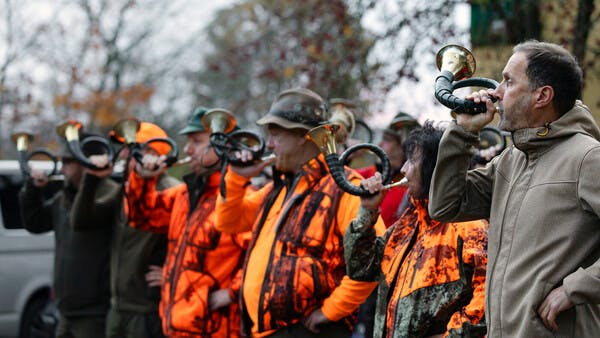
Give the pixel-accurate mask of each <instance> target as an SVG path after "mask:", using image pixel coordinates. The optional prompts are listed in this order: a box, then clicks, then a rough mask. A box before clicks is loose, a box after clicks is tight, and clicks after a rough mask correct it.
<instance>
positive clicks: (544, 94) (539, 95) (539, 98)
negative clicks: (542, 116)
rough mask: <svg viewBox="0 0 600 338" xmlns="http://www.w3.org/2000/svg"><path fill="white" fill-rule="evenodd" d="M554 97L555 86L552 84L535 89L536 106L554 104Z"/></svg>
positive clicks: (541, 106)
mask: <svg viewBox="0 0 600 338" xmlns="http://www.w3.org/2000/svg"><path fill="white" fill-rule="evenodd" d="M553 99H554V88H552V87H551V86H542V87H539V88H538V89H536V90H535V93H534V103H533V106H534V108H544V107H547V106H548V105H552V100H553Z"/></svg>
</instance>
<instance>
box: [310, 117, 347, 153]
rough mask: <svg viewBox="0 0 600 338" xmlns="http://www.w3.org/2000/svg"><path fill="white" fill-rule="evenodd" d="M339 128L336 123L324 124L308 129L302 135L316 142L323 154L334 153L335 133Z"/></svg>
mask: <svg viewBox="0 0 600 338" xmlns="http://www.w3.org/2000/svg"><path fill="white" fill-rule="evenodd" d="M339 128H340V126H339V125H337V124H324V125H322V126H318V127H315V128H313V129H311V130H309V131H308V132H307V133H306V135H305V136H304V137H305V138H306V139H307V140H309V141H312V142H313V143H314V144H316V145H317V147H318V148H319V151H321V152H322V153H323V154H324V155H330V154H335V153H336V152H337V151H336V147H335V144H336V140H335V133H336V132H337V131H338V129H339Z"/></svg>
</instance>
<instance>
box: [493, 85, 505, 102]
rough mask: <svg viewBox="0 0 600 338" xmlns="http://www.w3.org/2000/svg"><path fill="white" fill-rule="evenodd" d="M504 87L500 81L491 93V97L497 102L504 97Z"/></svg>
mask: <svg viewBox="0 0 600 338" xmlns="http://www.w3.org/2000/svg"><path fill="white" fill-rule="evenodd" d="M504 86H505V82H504V81H502V82H501V83H500V84H499V85H498V87H496V89H494V90H493V91H492V94H491V95H492V96H493V97H495V98H496V99H497V100H502V97H503V96H504Z"/></svg>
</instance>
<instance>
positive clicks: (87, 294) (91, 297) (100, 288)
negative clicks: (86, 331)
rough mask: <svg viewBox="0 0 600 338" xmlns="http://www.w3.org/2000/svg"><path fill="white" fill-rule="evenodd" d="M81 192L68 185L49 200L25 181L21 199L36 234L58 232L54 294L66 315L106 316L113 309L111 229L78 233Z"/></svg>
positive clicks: (24, 214)
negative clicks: (74, 222) (75, 213)
mask: <svg viewBox="0 0 600 338" xmlns="http://www.w3.org/2000/svg"><path fill="white" fill-rule="evenodd" d="M76 193H77V191H76V189H75V188H72V187H69V186H66V187H65V188H64V189H62V190H61V191H59V192H57V193H56V194H55V195H54V196H52V197H51V198H49V199H44V197H43V194H42V189H40V188H37V187H35V186H34V185H33V184H32V183H31V182H30V181H27V182H25V184H24V185H23V188H22V189H21V192H20V194H19V199H20V202H21V214H22V218H23V225H24V227H25V228H26V229H27V230H28V231H30V232H32V233H42V232H46V231H51V230H54V238H55V242H56V248H55V255H54V286H53V288H54V295H55V298H56V300H57V302H58V308H59V310H60V312H61V314H62V315H63V316H66V317H75V316H96V315H100V316H104V315H105V314H106V312H107V311H108V307H109V295H110V292H109V282H108V278H109V264H108V263H109V244H110V229H109V228H96V229H89V230H88V231H82V232H75V231H73V230H72V228H71V225H70V211H71V207H72V203H73V199H74V198H75V195H76Z"/></svg>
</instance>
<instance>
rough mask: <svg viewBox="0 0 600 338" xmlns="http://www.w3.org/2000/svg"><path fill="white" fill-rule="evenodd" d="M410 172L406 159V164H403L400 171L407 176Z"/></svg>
mask: <svg viewBox="0 0 600 338" xmlns="http://www.w3.org/2000/svg"><path fill="white" fill-rule="evenodd" d="M407 172H408V161H407V160H406V161H404V164H402V168H400V173H401V174H402V176H406V173H407Z"/></svg>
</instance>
